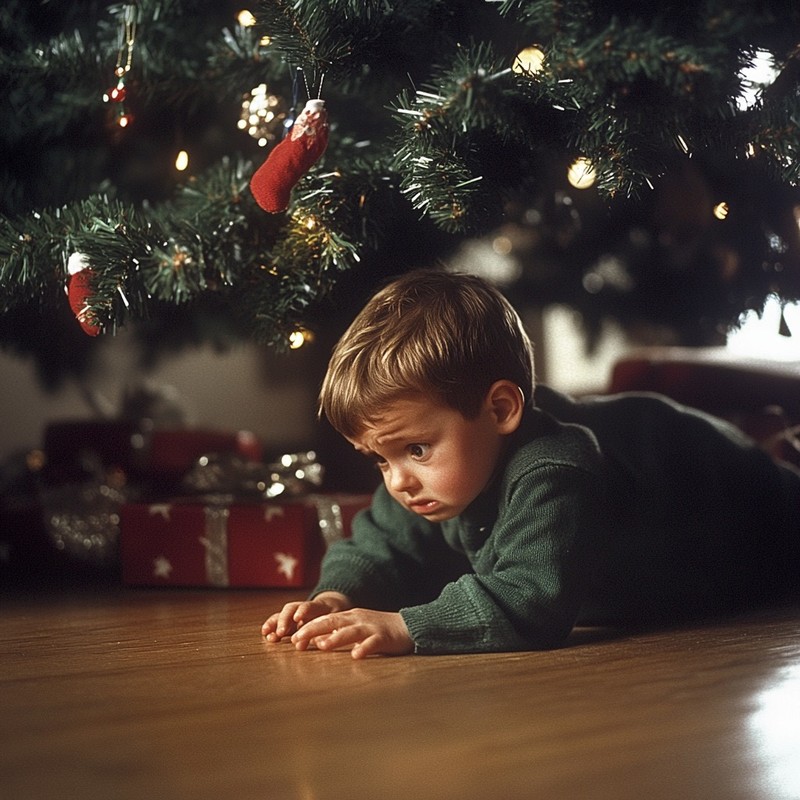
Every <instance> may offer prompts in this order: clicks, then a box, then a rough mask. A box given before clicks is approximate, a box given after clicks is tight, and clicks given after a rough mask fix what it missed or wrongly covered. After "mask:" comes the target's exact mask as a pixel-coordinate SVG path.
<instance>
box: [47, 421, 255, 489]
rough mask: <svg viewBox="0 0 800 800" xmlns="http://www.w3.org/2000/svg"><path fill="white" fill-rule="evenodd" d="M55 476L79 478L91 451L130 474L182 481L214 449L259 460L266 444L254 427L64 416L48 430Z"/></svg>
mask: <svg viewBox="0 0 800 800" xmlns="http://www.w3.org/2000/svg"><path fill="white" fill-rule="evenodd" d="M44 451H45V454H46V456H47V461H48V469H49V471H50V472H51V473H52V475H51V480H55V481H57V482H58V481H60V480H70V479H75V477H76V474H80V473H81V472H82V462H83V460H84V456H85V454H87V453H88V454H92V455H93V456H94V457H95V458H96V459H97V460H98V461H99V463H100V464H101V465H102V466H104V467H118V468H120V469H122V470H124V471H125V472H126V473H128V474H132V475H144V476H149V477H158V478H160V479H164V480H177V479H179V478H181V477H182V476H183V475H184V473H185V472H186V471H187V470H189V469H190V468H191V467H192V466H193V464H194V463H195V461H196V460H197V459H198V458H199V457H200V456H203V455H208V454H209V453H231V454H235V455H237V456H240V457H242V458H246V459H250V460H253V461H259V460H260V459H261V458H262V455H263V452H262V444H261V442H260V441H259V439H258V438H257V437H256V436H255V435H254V434H252V433H250V432H249V431H216V430H205V429H200V428H185V429H184V428H175V429H161V428H155V429H152V430H148V431H143V430H142V428H141V427H140V426H139V425H138V424H137V423H134V422H130V421H126V420H62V421H59V422H53V423H50V424H49V425H48V426H47V427H46V429H45V434H44Z"/></svg>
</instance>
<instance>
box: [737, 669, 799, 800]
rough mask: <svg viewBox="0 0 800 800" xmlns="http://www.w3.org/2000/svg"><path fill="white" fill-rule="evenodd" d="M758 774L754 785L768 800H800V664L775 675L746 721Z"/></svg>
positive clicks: (760, 693) (757, 697)
mask: <svg viewBox="0 0 800 800" xmlns="http://www.w3.org/2000/svg"><path fill="white" fill-rule="evenodd" d="M748 728H749V733H750V735H751V736H752V740H753V752H754V755H755V756H756V758H755V759H754V760H755V761H756V763H757V764H758V765H759V766H760V769H761V774H760V775H758V776H757V779H756V780H757V784H758V788H759V790H760V792H763V796H764V797H769V798H770V800H784V798H785V799H786V800H797V798H800V663H796V664H791V665H789V666H786V667H782V668H781V669H779V670H777V671H776V672H774V673H773V674H772V675H771V676H770V679H769V681H768V682H767V684H766V685H765V686H764V688H763V689H762V690H761V692H759V694H758V695H757V696H756V699H755V709H754V711H753V713H752V714H751V715H750V718H749V719H748Z"/></svg>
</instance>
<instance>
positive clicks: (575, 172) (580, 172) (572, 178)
mask: <svg viewBox="0 0 800 800" xmlns="http://www.w3.org/2000/svg"><path fill="white" fill-rule="evenodd" d="M596 178H597V175H596V174H595V171H594V167H593V166H592V162H591V161H590V160H589V159H588V158H585V157H584V156H580V157H579V158H576V159H575V161H573V162H572V164H571V165H570V168H569V170H568V171H567V180H568V181H569V182H570V184H571V185H572V186H574V187H575V188H576V189H588V188H589V187H590V186H592V185H593V184H594V182H595V180H596Z"/></svg>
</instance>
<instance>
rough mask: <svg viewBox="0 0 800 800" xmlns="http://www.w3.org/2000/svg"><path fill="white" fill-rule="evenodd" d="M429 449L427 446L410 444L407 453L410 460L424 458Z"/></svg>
mask: <svg viewBox="0 0 800 800" xmlns="http://www.w3.org/2000/svg"><path fill="white" fill-rule="evenodd" d="M430 449H431V446H430V445H429V444H410V445H409V446H408V452H409V455H410V456H411V457H412V458H424V457H425V456H426V455H427V454H428V451H429V450H430Z"/></svg>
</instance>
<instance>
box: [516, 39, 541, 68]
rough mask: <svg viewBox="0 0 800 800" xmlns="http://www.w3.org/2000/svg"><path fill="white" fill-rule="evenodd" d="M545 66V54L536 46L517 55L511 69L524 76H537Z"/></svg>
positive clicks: (527, 48)
mask: <svg viewBox="0 0 800 800" xmlns="http://www.w3.org/2000/svg"><path fill="white" fill-rule="evenodd" d="M543 65H544V52H543V51H542V50H540V49H539V47H537V46H536V45H535V44H534V45H531V46H530V47H526V48H525V49H524V50H520V52H519V53H517V57H516V58H515V59H514V63H513V64H512V65H511V69H513V70H514V72H518V73H520V74H523V75H525V74H527V75H535V74H536V73H537V72H539V71H540V70H541V69H542V67H543Z"/></svg>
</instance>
